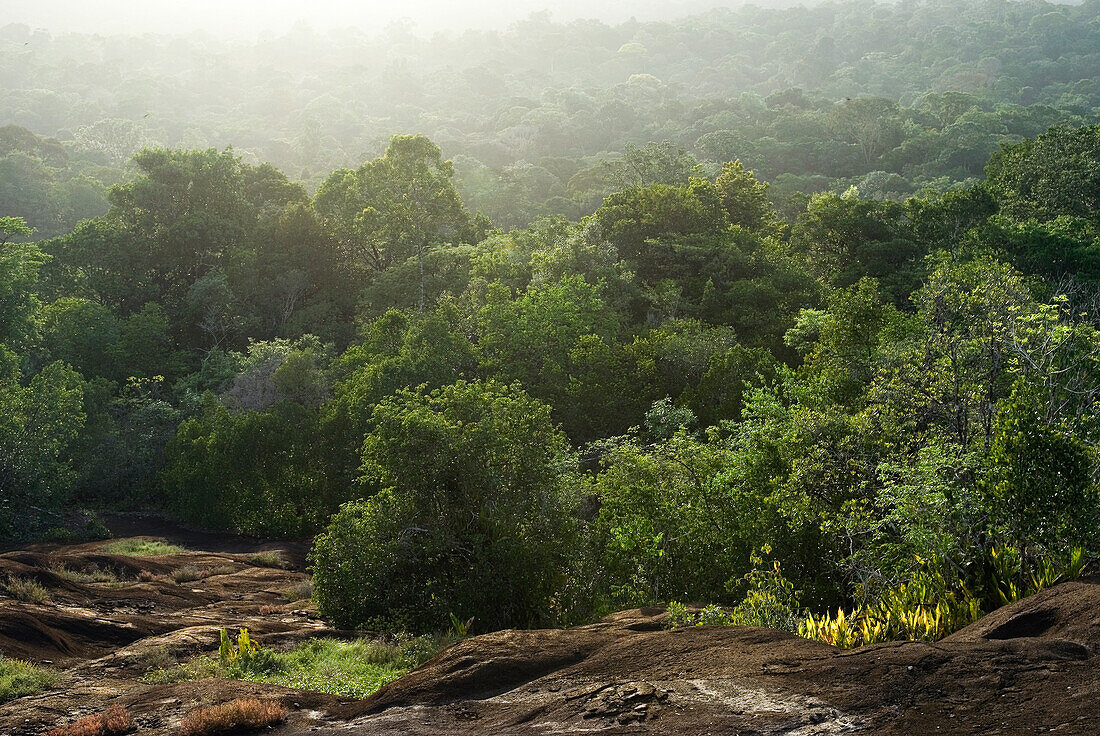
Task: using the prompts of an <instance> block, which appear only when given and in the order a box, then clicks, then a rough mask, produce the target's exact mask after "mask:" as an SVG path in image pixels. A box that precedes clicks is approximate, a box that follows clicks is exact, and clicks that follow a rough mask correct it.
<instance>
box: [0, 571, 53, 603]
mask: <svg viewBox="0 0 1100 736" xmlns="http://www.w3.org/2000/svg"><path fill="white" fill-rule="evenodd" d="M3 588H4V592H5V593H7V594H8V595H10V596H11V597H12V598H15V599H16V600H19V601H23V602H24V603H36V604H38V605H45V604H47V603H49V602H50V594H49V592H48V591H47V590H46V589H45V588H43V587H42V585H41V583H39V582H38V581H37V580H33V579H31V578H20V577H16V576H14V575H9V576H8V579H7V582H5V583H4V584H3Z"/></svg>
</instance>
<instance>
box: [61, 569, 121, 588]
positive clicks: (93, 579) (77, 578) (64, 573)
mask: <svg viewBox="0 0 1100 736" xmlns="http://www.w3.org/2000/svg"><path fill="white" fill-rule="evenodd" d="M54 572H55V573H56V574H57V576H58V577H60V578H63V579H65V580H68V581H69V582H72V583H82V584H85V585H86V584H88V583H105V584H108V585H118V584H122V583H124V582H126V581H124V580H120V579H119V577H118V575H117V574H116V573H115V571H114V570H110V569H106V568H101V567H99V566H98V565H92V566H91V567H88V568H84V569H75V568H71V567H59V568H56V569H55V570H54Z"/></svg>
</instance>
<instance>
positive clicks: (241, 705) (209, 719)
mask: <svg viewBox="0 0 1100 736" xmlns="http://www.w3.org/2000/svg"><path fill="white" fill-rule="evenodd" d="M286 715H287V710H286V708H284V707H283V706H281V705H279V704H278V703H276V702H273V701H271V700H259V699H257V698H240V699H238V700H231V701H229V702H228V703H222V704H221V705H215V706H214V707H213V708H203V709H202V710H197V711H194V712H192V713H188V714H187V715H186V716H184V718H183V720H182V721H180V726H179V731H178V733H179V736H220V735H221V734H225V733H229V732H232V731H245V730H257V729H261V728H267V727H268V726H274V725H275V724H276V723H282V722H283V721H285V720H286Z"/></svg>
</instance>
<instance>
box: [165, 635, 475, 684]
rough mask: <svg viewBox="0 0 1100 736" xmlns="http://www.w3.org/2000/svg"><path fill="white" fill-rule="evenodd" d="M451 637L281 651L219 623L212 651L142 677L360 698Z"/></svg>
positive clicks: (312, 644) (327, 643)
mask: <svg viewBox="0 0 1100 736" xmlns="http://www.w3.org/2000/svg"><path fill="white" fill-rule="evenodd" d="M452 641H453V639H451V638H449V637H447V636H434V637H433V636H420V637H405V638H397V639H394V640H393V641H390V642H384V641H379V640H371V639H351V640H343V639H325V638H318V639H309V640H307V641H305V642H302V643H301V644H298V645H295V646H294V647H293V648H291V649H288V650H287V651H274V650H271V649H267V648H264V647H262V646H259V645H258V644H257V643H256V642H255V641H253V640H252V639H251V638H250V636H249V633H248V630H247V629H241V630H240V632H238V634H237V635H236V636H234V635H232V634H230V633H228V632H227V631H225V630H224V629H223V630H222V632H221V644H220V647H219V651H218V654H217V655H216V656H200V657H195V658H193V659H191V660H189V661H187V662H184V663H182V664H178V665H174V666H173V665H166V666H160V667H156V668H154V669H151V670H150V671H149V672H147V673H146V675H145V677H144V679H145V680H146V681H148V682H179V681H182V680H197V679H202V678H205V677H223V678H227V679H233V680H249V681H252V682H267V683H271V684H273V685H282V686H284V687H291V688H298V689H303V690H316V691H318V692H325V693H332V694H333V695H341V696H344V697H350V698H365V697H366V696H368V695H372V694H373V693H374V692H376V691H377V690H378V689H379V688H381V687H382V686H383V685H385V684H386V683H388V682H392V681H394V680H396V679H397V678H399V677H401V675H403V674H405V673H406V672H408V671H409V670H411V669H413V668H414V667H416V666H418V665H419V664H421V663H423V662H425V661H427V660H428V659H430V658H431V657H432V656H433V655H434V654H435V653H436V652H438V651H439V650H440V649H442V648H443V647H444V646H446V645H447V644H449V643H451V642H452Z"/></svg>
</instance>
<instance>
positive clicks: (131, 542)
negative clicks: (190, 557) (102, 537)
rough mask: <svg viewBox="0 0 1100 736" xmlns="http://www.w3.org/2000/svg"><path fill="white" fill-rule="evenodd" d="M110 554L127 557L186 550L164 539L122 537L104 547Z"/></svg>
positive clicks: (150, 555) (171, 553)
mask: <svg viewBox="0 0 1100 736" xmlns="http://www.w3.org/2000/svg"><path fill="white" fill-rule="evenodd" d="M103 551H104V552H106V553H107V554H110V555H124V556H126V557H153V556H156V555H174V554H178V553H180V552H186V551H187V550H185V549H184V548H183V547H177V546H176V545H174V544H168V543H167V542H165V541H164V540H163V539H120V540H118V541H117V542H111V543H110V544H107V545H105V546H104V547H103Z"/></svg>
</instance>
